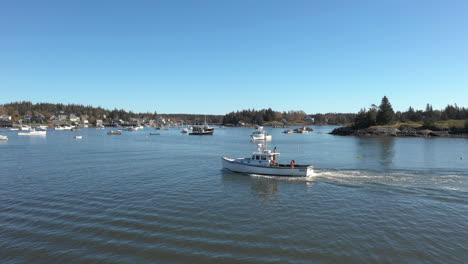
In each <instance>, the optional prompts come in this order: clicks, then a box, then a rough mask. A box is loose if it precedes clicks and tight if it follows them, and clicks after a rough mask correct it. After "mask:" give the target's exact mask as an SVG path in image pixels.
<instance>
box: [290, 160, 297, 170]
mask: <svg viewBox="0 0 468 264" xmlns="http://www.w3.org/2000/svg"><path fill="white" fill-rule="evenodd" d="M294 165H296V162H295V161H294V160H291V162H290V163H289V166H291V168H294Z"/></svg>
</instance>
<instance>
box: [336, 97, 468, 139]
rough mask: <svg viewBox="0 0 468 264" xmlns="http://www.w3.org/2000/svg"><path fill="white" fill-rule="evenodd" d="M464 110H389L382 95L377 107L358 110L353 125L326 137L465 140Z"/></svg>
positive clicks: (467, 124) (467, 112) (467, 132)
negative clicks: (444, 138) (462, 138)
mask: <svg viewBox="0 0 468 264" xmlns="http://www.w3.org/2000/svg"><path fill="white" fill-rule="evenodd" d="M466 118H468V109H466V108H460V107H458V106H457V105H455V106H452V105H448V106H447V107H446V108H445V109H444V110H433V108H432V106H431V105H429V104H428V105H427V106H426V110H425V111H421V110H419V111H415V110H414V109H413V108H412V107H410V108H409V109H408V111H406V112H397V113H395V112H394V111H393V108H392V106H391V104H390V102H389V100H388V98H387V97H386V96H384V97H383V98H382V102H381V104H380V106H378V107H377V106H376V105H372V106H371V108H370V109H369V110H366V109H364V108H363V109H361V111H359V113H358V114H357V115H356V117H355V119H354V121H353V123H352V124H351V125H348V126H343V127H338V128H335V129H334V130H333V131H332V132H330V134H332V135H339V136H392V137H468V119H466Z"/></svg>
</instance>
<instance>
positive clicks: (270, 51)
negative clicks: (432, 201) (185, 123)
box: [0, 0, 468, 114]
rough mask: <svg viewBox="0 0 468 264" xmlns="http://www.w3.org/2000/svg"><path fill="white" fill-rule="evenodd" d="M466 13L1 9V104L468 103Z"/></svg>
mask: <svg viewBox="0 0 468 264" xmlns="http://www.w3.org/2000/svg"><path fill="white" fill-rule="evenodd" d="M466 14H468V1H456V0H451V1H430V0H424V1H422V0H412V1H407V0H404V1H403V0H402V1H400V0H388V1H387V0H381V1H373V0H368V1H358V0H356V1H346V0H342V1H333V0H331V1H330V0H328V1H313V0H306V1H298V0H291V1H274V0H268V1H261V0H256V1H251V0H249V1H244V0H236V1H222V0H212V1H204V0H198V1H178V0H175V1H172V0H171V1H117V0H112V1H105V0H102V1H84V0H83V1H62V0H58V1H47V0H44V1H2V2H1V3H0V90H1V96H0V98H1V100H0V103H7V102H10V101H17V100H30V101H33V102H52V103H56V102H60V103H78V104H90V105H93V106H102V107H106V108H115V107H117V108H124V109H126V110H133V111H150V112H153V111H157V112H159V113H200V114H225V113H227V112H230V111H233V110H241V109H247V108H255V109H262V108H268V107H271V108H273V109H275V110H279V111H287V110H304V111H306V112H307V113H320V112H357V111H358V110H359V109H360V108H362V107H368V106H369V105H370V104H372V103H375V104H379V103H380V100H381V98H382V97H383V96H384V95H386V96H387V97H388V98H389V99H390V102H391V103H392V105H393V107H394V109H396V110H406V109H407V108H408V107H409V106H410V105H411V106H413V107H415V108H416V109H422V108H424V107H425V105H426V103H431V104H433V106H434V108H437V109H439V108H443V107H445V105H447V104H449V103H450V104H453V103H457V104H458V105H461V106H467V105H468V104H467V102H468V16H467V15H466Z"/></svg>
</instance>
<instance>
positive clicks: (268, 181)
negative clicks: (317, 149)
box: [222, 170, 316, 201]
mask: <svg viewBox="0 0 468 264" xmlns="http://www.w3.org/2000/svg"><path fill="white" fill-rule="evenodd" d="M222 173H223V178H222V179H223V181H226V182H228V183H229V184H230V185H232V184H233V183H238V184H240V185H250V189H251V190H252V193H253V194H255V195H256V196H258V197H259V198H261V199H262V200H263V201H265V200H269V199H274V198H276V196H278V194H279V191H280V184H282V183H284V184H286V185H285V187H287V186H290V184H298V185H299V186H301V185H302V186H304V187H305V189H306V190H307V191H310V190H311V189H312V188H313V186H314V184H315V180H316V177H310V178H304V177H295V178H290V177H282V176H267V175H257V174H245V173H237V172H232V171H229V170H222ZM242 188H245V187H244V186H242Z"/></svg>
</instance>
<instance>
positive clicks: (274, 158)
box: [270, 156, 277, 167]
mask: <svg viewBox="0 0 468 264" xmlns="http://www.w3.org/2000/svg"><path fill="white" fill-rule="evenodd" d="M270 164H271V166H272V167H276V166H277V164H276V157H275V156H273V159H272V160H271V163H270Z"/></svg>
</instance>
